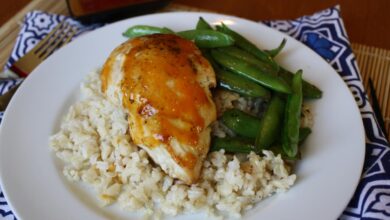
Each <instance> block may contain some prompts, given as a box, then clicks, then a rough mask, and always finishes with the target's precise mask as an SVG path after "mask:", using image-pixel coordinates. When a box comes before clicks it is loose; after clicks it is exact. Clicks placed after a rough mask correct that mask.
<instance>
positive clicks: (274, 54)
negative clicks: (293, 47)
mask: <svg viewBox="0 0 390 220" xmlns="http://www.w3.org/2000/svg"><path fill="white" fill-rule="evenodd" d="M286 42H287V40H286V38H284V39H283V40H282V42H281V43H280V44H279V46H278V47H277V48H275V49H272V50H266V51H265V52H266V53H268V54H269V55H270V56H271V57H276V55H278V54H279V53H280V51H282V50H283V48H284V46H286Z"/></svg>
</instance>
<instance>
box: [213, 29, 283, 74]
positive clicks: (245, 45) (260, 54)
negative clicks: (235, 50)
mask: <svg viewBox="0 0 390 220" xmlns="http://www.w3.org/2000/svg"><path fill="white" fill-rule="evenodd" d="M217 30H218V31H220V32H222V33H225V34H228V35H230V36H231V37H233V38H234V40H235V45H237V46H238V47H240V48H242V49H243V50H245V51H247V52H249V53H251V54H253V55H255V56H256V57H257V58H259V59H260V60H262V61H264V62H266V63H269V64H270V65H271V66H272V67H273V69H274V70H275V72H278V70H279V65H278V64H277V63H276V62H275V61H274V60H273V59H272V57H271V56H270V55H269V54H268V53H266V52H265V51H263V50H260V49H259V48H258V47H257V46H256V45H254V44H253V43H252V42H250V41H249V40H247V39H246V38H245V37H243V36H241V35H240V34H238V33H237V32H235V31H233V30H231V29H230V28H228V26H226V25H225V24H222V25H221V26H217Z"/></svg>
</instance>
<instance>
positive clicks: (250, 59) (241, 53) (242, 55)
mask: <svg viewBox="0 0 390 220" xmlns="http://www.w3.org/2000/svg"><path fill="white" fill-rule="evenodd" d="M218 50H219V51H221V52H222V53H226V54H228V55H231V56H233V57H236V58H238V59H240V60H243V61H245V62H247V63H249V64H252V65H254V66H256V67H257V68H259V69H260V70H261V71H262V72H264V73H268V74H273V75H276V74H277V72H275V70H274V69H273V67H272V66H271V65H270V64H269V63H266V62H264V61H261V60H259V59H257V57H255V56H254V55H252V54H251V53H248V52H246V51H245V50H242V49H240V48H238V47H234V46H230V47H221V48H218Z"/></svg>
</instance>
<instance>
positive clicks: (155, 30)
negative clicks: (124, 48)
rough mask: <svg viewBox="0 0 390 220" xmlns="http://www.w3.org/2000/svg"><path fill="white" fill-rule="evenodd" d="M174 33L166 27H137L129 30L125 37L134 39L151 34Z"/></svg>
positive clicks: (124, 34)
mask: <svg viewBox="0 0 390 220" xmlns="http://www.w3.org/2000/svg"><path fill="white" fill-rule="evenodd" d="M173 33H174V32H173V31H172V30H171V29H169V28H166V27H163V28H160V27H153V26H148V25H135V26H132V27H130V28H129V29H127V30H126V31H125V32H124V33H123V36H125V37H129V38H134V37H140V36H144V35H150V34H173Z"/></svg>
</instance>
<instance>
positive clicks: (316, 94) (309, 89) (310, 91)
mask: <svg viewBox="0 0 390 220" xmlns="http://www.w3.org/2000/svg"><path fill="white" fill-rule="evenodd" d="M278 75H279V76H280V77H281V78H283V79H284V80H285V81H286V82H288V83H290V84H291V81H292V78H293V76H294V74H293V73H291V72H290V71H288V70H286V69H284V68H282V67H281V68H280V70H279V73H278ZM302 92H303V97H305V98H308V99H319V98H321V97H322V91H321V90H320V89H319V88H317V87H316V86H315V85H313V84H311V83H309V82H307V81H305V80H302Z"/></svg>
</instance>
